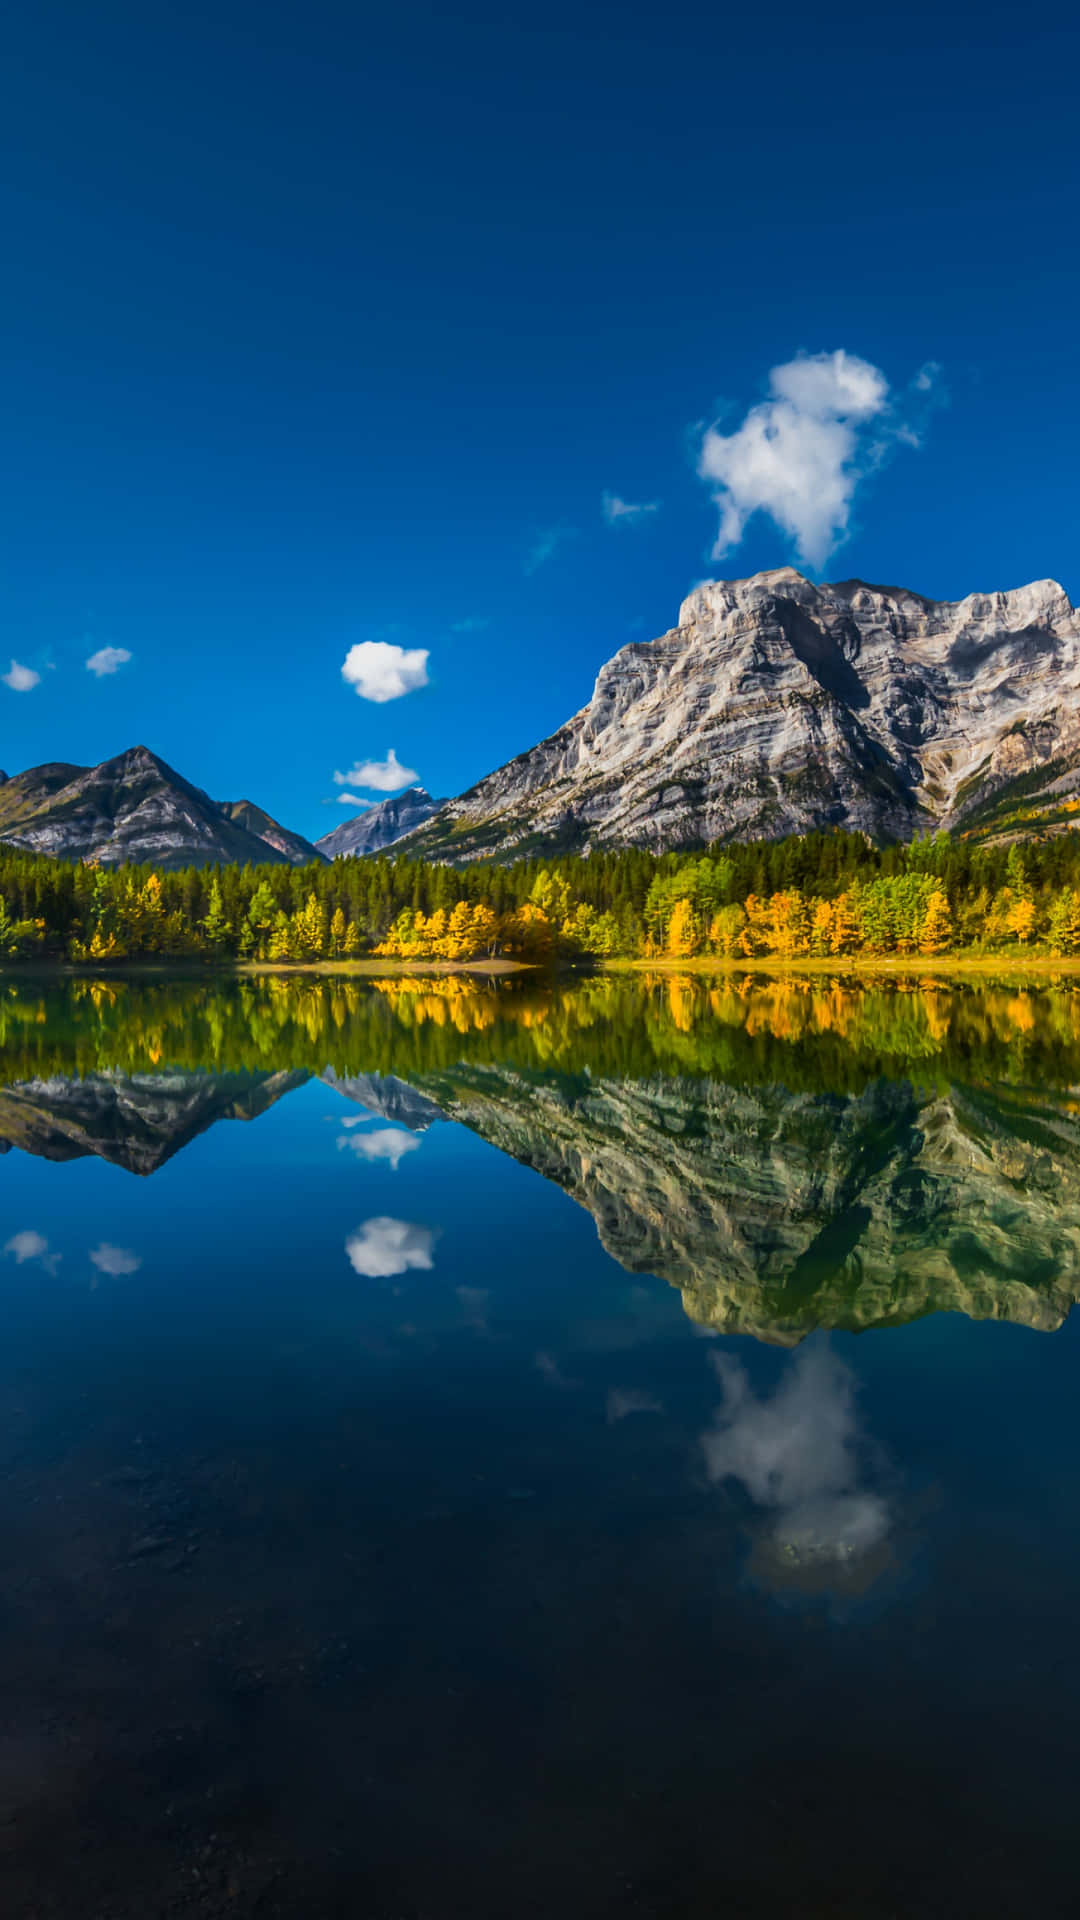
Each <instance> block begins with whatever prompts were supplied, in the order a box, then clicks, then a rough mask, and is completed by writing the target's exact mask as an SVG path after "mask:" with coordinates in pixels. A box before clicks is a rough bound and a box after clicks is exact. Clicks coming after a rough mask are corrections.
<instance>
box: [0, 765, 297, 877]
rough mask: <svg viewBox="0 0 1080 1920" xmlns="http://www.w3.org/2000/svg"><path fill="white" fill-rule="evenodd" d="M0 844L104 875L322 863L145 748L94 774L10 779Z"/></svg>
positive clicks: (259, 813) (246, 808) (250, 810)
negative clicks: (128, 867) (126, 866)
mask: <svg viewBox="0 0 1080 1920" xmlns="http://www.w3.org/2000/svg"><path fill="white" fill-rule="evenodd" d="M256 829H258V830H256ZM0 842H2V843H4V844H6V845H8V846H14V847H22V848H24V849H25V850H26V851H27V852H29V853H43V854H49V855H52V856H53V857H55V858H58V859H68V860H96V861H99V862H100V863H101V864H102V865H104V866H119V865H122V864H123V863H124V862H126V861H132V862H142V861H146V862H152V863H153V864H154V865H155V866H158V867H161V868H169V867H178V866H197V865H208V864H211V863H215V862H227V863H232V862H235V863H237V864H257V863H265V862H267V861H274V862H276V861H285V862H288V863H289V864H290V865H303V864H306V863H307V862H308V861H310V860H320V859H321V858H322V857H323V856H322V855H321V854H319V853H317V852H316V850H315V848H314V846H313V845H312V844H311V842H310V841H308V840H304V839H302V837H301V836H300V835H299V834H293V833H291V832H290V831H289V830H288V828H286V827H282V826H280V825H279V823H278V822H277V821H276V820H274V819H273V817H272V816H271V815H270V814H268V813H265V812H264V811H263V809H262V808H261V807H254V806H253V805H252V803H251V802H250V801H246V800H240V801H216V800H211V798H210V796H209V794H208V793H205V792H204V791H203V789H202V788H201V787H196V786H194V785H193V783H192V782H191V781H190V780H186V779H185V778H184V776H183V774H180V773H177V771H176V769H175V768H174V767H171V766H169V764H168V762H167V761H165V760H162V759H161V757H160V755H158V754H156V753H153V752H152V751H151V749H150V748H149V747H145V746H137V747H129V748H127V749H126V751H125V752H123V753H120V754H116V755H115V756H114V757H113V758H112V759H111V760H102V761H101V762H100V763H99V764H98V765H97V766H95V767H78V766H73V765H72V764H70V763H69V762H67V761H50V762H46V763H45V764H44V765H42V766H40V767H29V768H27V770H26V771H25V772H24V773H20V774H13V775H11V776H10V777H9V778H7V779H6V780H4V781H3V783H2V784H0Z"/></svg>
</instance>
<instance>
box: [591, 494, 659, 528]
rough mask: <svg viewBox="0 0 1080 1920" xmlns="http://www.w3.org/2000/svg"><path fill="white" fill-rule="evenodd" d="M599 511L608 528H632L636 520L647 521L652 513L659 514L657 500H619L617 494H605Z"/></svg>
mask: <svg viewBox="0 0 1080 1920" xmlns="http://www.w3.org/2000/svg"><path fill="white" fill-rule="evenodd" d="M600 511H601V513H602V514H603V516H604V519H605V520H606V521H607V523H608V526H609V527H618V526H623V527H632V526H633V525H634V523H635V522H636V521H638V520H647V519H648V518H649V515H650V514H652V513H659V511H660V502H659V500H642V501H639V502H634V501H633V500H620V498H619V496H618V494H617V493H605V494H604V496H603V498H602V500H601V502H600Z"/></svg>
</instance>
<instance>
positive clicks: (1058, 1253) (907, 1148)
mask: <svg viewBox="0 0 1080 1920" xmlns="http://www.w3.org/2000/svg"><path fill="white" fill-rule="evenodd" d="M419 1084H420V1085H422V1087H423V1091H424V1093H425V1094H426V1095H427V1096H428V1097H429V1098H433V1099H434V1100H435V1101H436V1102H437V1104H438V1105H439V1106H440V1107H441V1109H442V1111H443V1112H444V1113H445V1114H446V1116H447V1118H448V1119H452V1120H456V1121H458V1122H460V1123H461V1124H462V1125H464V1126H466V1127H469V1128H470V1129H471V1130H472V1131H473V1132H475V1133H477V1134H479V1135H480V1136H481V1137H482V1138H483V1139H485V1140H487V1141H488V1142H490V1144H491V1145H493V1146H495V1147H498V1148H499V1150H500V1151H501V1152H502V1153H505V1154H508V1155H510V1156H511V1157H512V1158H513V1159H515V1160H518V1161H521V1162H522V1163H523V1164H524V1165H526V1166H529V1167H531V1168H533V1169H534V1170H535V1171H536V1172H537V1173H539V1174H542V1175H543V1177H544V1178H545V1179H547V1180H550V1181H552V1182H553V1183H554V1184H555V1185H556V1186H559V1187H561V1188H562V1189H563V1191H564V1192H565V1193H567V1194H569V1196H570V1197H571V1198H572V1199H573V1200H576V1201H577V1202H578V1204H579V1205H581V1206H583V1207H586V1208H587V1209H588V1211H589V1212H590V1213H591V1214H592V1216H593V1218H594V1220H595V1222H596V1228H597V1232H598V1234H599V1237H600V1240H601V1242H602V1244H603V1246H604V1247H605V1248H606V1249H607V1251H608V1253H610V1254H611V1255H612V1256H613V1258H614V1259H616V1260H617V1261H618V1262H619V1264H620V1266H622V1267H624V1268H626V1269H627V1270H628V1271H629V1272H631V1273H653V1274H656V1275H658V1276H659V1278H661V1279H663V1280H666V1281H668V1282H669V1283H670V1284H672V1285H673V1286H676V1287H678V1288H679V1290H680V1292H681V1294H682V1299H683V1306H684V1307H685V1309H686V1312H687V1313H688V1315H689V1316H690V1318H691V1319H692V1320H695V1321H697V1322H699V1323H700V1324H702V1325H704V1326H708V1327H712V1328H714V1329H715V1330H716V1331H718V1332H721V1333H725V1334H733V1333H739V1334H751V1335H753V1336H754V1337H755V1338H756V1339H759V1340H765V1341H768V1342H770V1343H772V1344H776V1345H780V1346H794V1345H796V1344H797V1343H798V1341H800V1340H802V1339H803V1338H804V1337H805V1336H806V1335H807V1334H808V1333H810V1332H813V1331H814V1330H815V1329H817V1328H844V1329H846V1330H848V1331H851V1332H858V1331H860V1330H862V1329H864V1328H868V1327H886V1326H895V1325H900V1324H902V1323H903V1322H905V1321H909V1320H914V1319H918V1318H920V1317H922V1316H923V1315H925V1314H929V1313H965V1314H967V1315H968V1316H969V1317H970V1318H971V1319H974V1320H984V1319H1002V1320H1012V1321H1015V1322H1017V1323H1019V1324H1022V1325H1025V1326H1029V1327H1033V1328H1037V1329H1041V1330H1043V1331H1050V1330H1052V1329H1053V1328H1055V1327H1058V1326H1060V1325H1061V1323H1062V1321H1063V1320H1064V1319H1065V1317H1066V1316H1067V1315H1068V1314H1069V1312H1070V1311H1071V1310H1072V1308H1073V1306H1074V1305H1075V1304H1076V1301H1077V1300H1078V1299H1080V1128H1078V1126H1077V1124H1076V1120H1075V1118H1074V1116H1073V1115H1072V1113H1071V1112H1070V1110H1069V1102H1068V1100H1067V1099H1065V1100H1061V1101H1056V1100H1054V1099H1053V1098H1052V1097H1048V1098H1046V1099H1043V1098H1041V1097H1040V1096H1039V1095H1037V1094H1028V1095H1026V1096H1019V1095H1017V1094H1015V1093H1013V1094H1010V1096H1009V1097H1008V1098H1007V1099H1005V1098H999V1097H998V1096H997V1095H996V1093H995V1090H994V1089H993V1088H992V1087H978V1088H973V1087H969V1086H964V1085H960V1084H956V1083H954V1084H952V1085H949V1086H948V1087H945V1088H942V1089H940V1090H937V1091H934V1092H926V1091H922V1092H920V1091H918V1090H917V1089H916V1088H915V1087H914V1086H913V1085H912V1084H911V1083H910V1082H908V1081H900V1082H888V1081H880V1080H879V1081H875V1082H872V1083H871V1084H870V1085H869V1086H867V1088H866V1089H865V1091H864V1092H863V1093H862V1094H861V1095H859V1096H857V1097H856V1096H852V1095H836V1094H827V1093H822V1094H806V1093H789V1092H787V1091H786V1089H784V1088H783V1087H781V1086H773V1087H740V1086H735V1085H729V1084H728V1083H726V1082H724V1081H720V1080H712V1079H706V1080H691V1079H686V1080H680V1079H674V1078H671V1077H669V1076H663V1077H657V1078H655V1079H650V1080H609V1079H601V1078H597V1079H591V1078H590V1080H589V1081H588V1083H587V1084H586V1085H585V1086H584V1087H574V1086H572V1085H568V1084H567V1083H565V1082H562V1081H560V1080H558V1079H557V1078H552V1079H536V1078H534V1077H532V1076H523V1075H521V1074H518V1073H516V1072H514V1071H513V1070H512V1069H509V1068H505V1067H499V1066H475V1067H472V1068H464V1067H462V1068H459V1069H457V1070H456V1071H455V1072H454V1073H453V1075H452V1076H440V1075H437V1074H434V1075H430V1076H427V1075H425V1076H423V1079H422V1081H421V1082H420V1083H419Z"/></svg>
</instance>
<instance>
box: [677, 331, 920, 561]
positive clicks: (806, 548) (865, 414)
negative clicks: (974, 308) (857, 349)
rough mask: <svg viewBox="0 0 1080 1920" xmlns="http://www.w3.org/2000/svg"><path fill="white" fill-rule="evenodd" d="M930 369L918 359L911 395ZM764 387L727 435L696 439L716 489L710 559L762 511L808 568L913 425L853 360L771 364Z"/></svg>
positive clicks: (822, 556)
mask: <svg viewBox="0 0 1080 1920" xmlns="http://www.w3.org/2000/svg"><path fill="white" fill-rule="evenodd" d="M937 373H938V369H937V366H936V364H935V363H934V362H928V363H927V365H926V366H925V367H924V368H923V369H922V370H921V372H920V373H919V374H918V375H917V376H916V379H915V381H914V382H913V383H912V384H913V389H914V390H917V391H918V392H919V393H920V394H922V395H924V396H925V395H926V394H928V393H929V392H930V390H931V388H932V387H933V386H934V383H935V380H936V378H937ZM769 386H770V389H771V395H770V398H769V399H767V400H763V401H761V402H760V404H759V405H758V406H756V407H751V409H750V411H749V413H748V414H747V416H746V418H745V420H744V421H743V423H742V425H741V426H740V427H738V428H736V430H735V432H734V433H730V434H724V433H721V432H720V431H719V428H718V427H717V426H715V425H714V426H711V427H709V428H708V429H707V431H706V432H705V434H704V436H703V439H702V442H701V451H700V456H699V460H698V472H699V473H700V475H701V477H702V479H704V480H710V481H714V482H715V483H716V489H717V490H716V492H715V493H714V495H713V498H714V500H715V501H716V504H717V506H718V507H719V508H720V529H719V532H718V534H717V538H716V544H715V546H714V548H713V558H714V559H715V560H719V559H722V558H723V556H724V555H725V554H726V553H729V552H730V551H731V549H732V547H736V546H738V544H739V542H740V540H741V539H742V537H743V534H744V533H745V531H746V524H747V521H748V520H749V519H750V518H751V516H752V515H753V514H755V513H767V514H768V515H769V517H770V518H771V519H772V520H774V521H775V522H776V524H777V526H778V527H780V528H782V530H783V531H784V532H785V533H786V534H788V535H789V536H790V537H791V539H792V540H793V541H794V542H795V547H796V550H797V552H798V554H799V556H800V558H801V559H803V560H804V561H806V562H808V563H809V565H811V566H814V567H818V566H821V565H822V564H823V563H824V561H825V560H826V559H827V558H828V556H829V554H830V553H831V552H832V550H833V548H834V547H835V546H837V545H838V544H839V543H840V541H841V540H843V538H844V536H845V534H846V533H847V530H848V523H849V520H850V516H851V503H852V500H853V498H854V494H855V489H856V487H857V486H858V484H859V482H860V480H862V479H864V478H865V476H866V475H867V474H868V473H870V472H871V471H873V469H874V468H875V467H878V466H880V464H881V462H882V460H883V459H884V458H885V457H886V455H887V453H888V452H889V451H890V450H891V449H892V447H893V446H895V445H896V444H897V443H898V442H901V441H904V440H906V441H907V442H908V444H912V436H913V434H914V429H913V428H912V426H911V424H910V422H908V421H905V420H902V419H900V418H898V416H897V414H896V410H895V407H894V405H893V403H892V401H891V400H890V394H889V383H888V381H887V380H886V378H885V375H884V374H883V373H882V372H881V369H880V368H879V367H875V366H871V364H870V362H869V361H868V360H860V359H859V358H858V357H857V356H856V355H855V354H850V353H844V352H843V351H839V352H837V353H816V354H801V355H799V357H798V358H797V359H795V360H789V361H787V362H786V363H785V364H784V365H783V366H779V367H774V368H773V369H772V372H771V373H770V375H769ZM917 438H918V436H917V435H915V444H917Z"/></svg>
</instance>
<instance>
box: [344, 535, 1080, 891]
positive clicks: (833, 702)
mask: <svg viewBox="0 0 1080 1920" xmlns="http://www.w3.org/2000/svg"><path fill="white" fill-rule="evenodd" d="M1071 795H1080V613H1078V612H1077V611H1076V609H1075V608H1074V607H1073V606H1072V605H1071V604H1070V602H1069V600H1068V599H1067V597H1066V595H1065V593H1064V591H1063V590H1062V588H1061V587H1060V586H1058V585H1057V583H1056V582H1055V581H1053V580H1039V581H1036V582H1035V583H1034V584H1033V585H1031V586H1026V587H1020V588H1017V589H1016V590H1015V591H1013V592H1009V593H991V594H981V593H975V594H969V596H968V597H967V599H966V600H959V601H935V600H927V599H924V598H923V596H922V595H921V594H917V593H911V592H908V591H907V590H906V589H904V588H897V587H873V586H867V585H866V584H865V583H864V582H863V581H861V580H846V581H842V582H840V583H839V584H838V585H835V586H825V585H822V586H818V585H815V584H814V583H813V582H812V581H810V580H805V579H804V578H803V577H802V575H801V574H798V573H796V572H795V571H794V569H793V568H790V567H782V568H780V569H779V570H778V571H776V572H771V573H759V574H755V575H754V576H753V578H752V579H749V580H731V581H722V580H721V581H712V582H709V583H706V584H704V585H702V586H700V587H698V588H696V589H695V591H694V592H693V593H692V594H691V595H690V597H689V598H688V599H687V600H686V601H684V603H683V606H682V608H681V610H680V613H679V624H678V626H677V627H674V628H673V629H672V630H671V631H670V632H669V633H666V634H663V635H662V636H661V638H660V639H658V640H652V641H647V642H640V643H638V642H635V643H634V644H633V645H632V646H628V647H624V648H623V649H622V651H621V652H620V653H617V654H616V655H615V657H614V659H613V660H609V661H608V663H607V665H606V666H604V667H602V668H601V670H600V673H599V676H598V678H597V681H596V686H595V689H594V692H593V696H592V699H591V700H590V701H589V703H588V705H587V706H585V707H583V708H582V709H581V711H580V713H577V714H575V715H574V717H573V719H571V720H568V721H567V723H566V725H565V726H563V727H560V728H559V730H558V732H557V733H554V734H552V735H551V736H550V737H549V738H548V739H547V740H544V741H542V742H541V743H540V745H539V746H536V747H533V748H531V749H530V750H529V751H528V752H526V753H521V754H519V755H518V756H517V758H516V759H514V760H511V761H509V762H508V763H507V764H506V765H505V766H503V767H500V768H499V769H498V771H497V772H495V773H492V774H489V775H488V776H487V778H486V779H484V780H481V781H480V783H479V784H478V785H477V786H475V787H471V788H470V789H469V791H468V792H467V793H464V794H462V795H461V796H460V798H459V799H457V800H451V801H449V802H447V803H446V804H445V805H444V806H443V807H442V808H441V809H440V810H439V812H438V813H436V814H435V815H434V816H433V817H432V819H430V820H429V821H428V822H427V823H426V825H424V826H422V827H421V828H420V829H419V830H418V831H416V832H414V833H413V834H412V835H411V837H410V840H409V845H408V851H409V852H410V853H413V852H415V853H416V854H418V855H427V856H430V857H432V858H434V859H452V860H453V861H455V862H458V861H462V860H467V859H474V858H477V857H481V856H488V857H490V856H495V857H506V856H510V855H515V854H524V853H528V852H530V851H532V850H534V849H535V850H541V849H543V848H546V847H551V848H566V849H581V850H585V849H588V848H589V847H596V846H602V845H614V846H620V845H635V846H647V847H651V848H654V849H662V848H667V847H679V846H692V845H695V844H701V843H705V842H709V841H715V840H735V839H741V840H755V839H776V838H778V837H779V836H781V835H783V834H789V833H804V832H807V831H808V830H810V829H812V828H823V827H837V826H842V827H849V828H854V829H860V830H862V831H864V832H866V833H869V834H871V835H873V836H874V837H875V838H877V839H888V838H892V839H898V840H907V839H910V838H911V837H912V835H913V834H915V833H916V832H919V831H923V830H925V829H927V828H936V827H945V828H949V829H952V828H957V827H959V828H965V829H966V828H974V829H976V830H978V831H980V832H983V833H990V832H1006V831H1008V830H1009V829H1010V827H1011V826H1012V825H1013V819H1012V816H1013V814H1014V813H1015V814H1016V815H1017V816H1019V815H1023V820H1022V822H1021V824H1022V825H1023V826H1029V825H1030V822H1031V816H1032V814H1033V812H1034V813H1035V814H1037V815H1038V818H1039V824H1040V825H1047V826H1049V827H1051V828H1053V827H1056V826H1062V825H1064V824H1066V823H1067V821H1068V819H1069V815H1068V813H1067V810H1066V809H1067V804H1068V801H1069V797H1070V796H1071ZM368 817H370V816H368ZM321 844H322V845H323V846H325V842H322V843H321Z"/></svg>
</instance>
